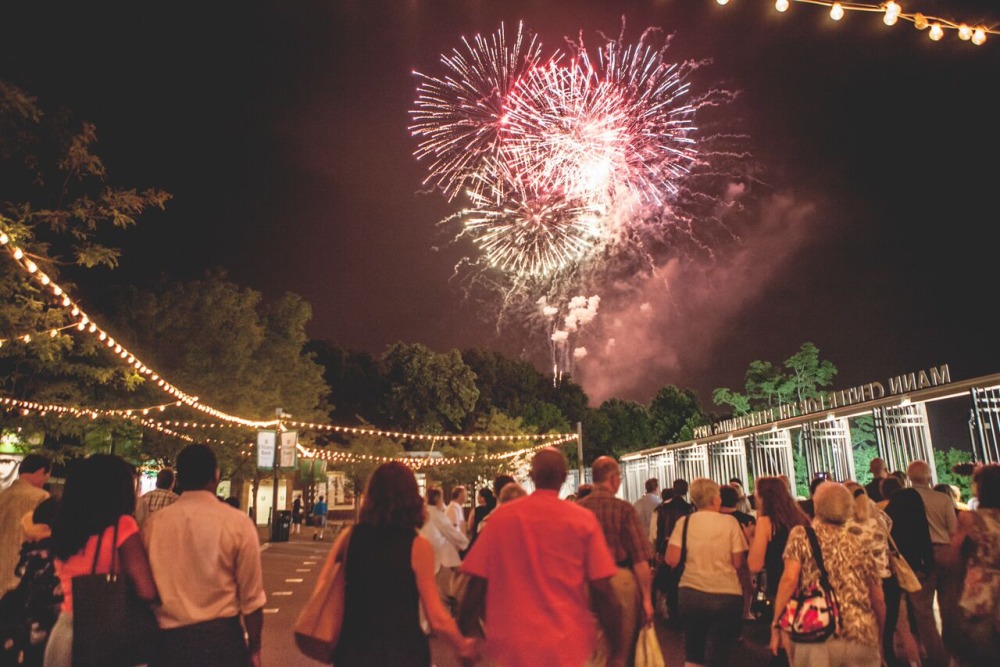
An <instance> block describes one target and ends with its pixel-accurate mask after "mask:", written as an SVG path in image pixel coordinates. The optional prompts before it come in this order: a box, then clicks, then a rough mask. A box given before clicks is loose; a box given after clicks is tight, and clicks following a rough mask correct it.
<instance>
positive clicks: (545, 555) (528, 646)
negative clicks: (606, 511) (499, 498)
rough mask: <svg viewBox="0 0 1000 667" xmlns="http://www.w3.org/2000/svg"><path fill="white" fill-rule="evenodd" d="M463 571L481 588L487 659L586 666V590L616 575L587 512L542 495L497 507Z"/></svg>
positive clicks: (591, 633) (589, 638)
mask: <svg viewBox="0 0 1000 667" xmlns="http://www.w3.org/2000/svg"><path fill="white" fill-rule="evenodd" d="M462 571H463V572H465V573H467V574H472V575H475V576H477V577H482V578H484V579H486V580H487V582H488V583H487V588H486V619H487V621H486V623H487V627H486V637H487V653H488V654H489V655H490V656H491V657H492V658H493V659H494V660H495V661H496V662H497V663H498V664H500V665H503V666H504V667H507V666H521V665H524V666H529V665H543V664H544V665H553V666H560V665H566V666H573V667H578V666H579V665H582V664H584V663H585V662H586V661H587V658H588V657H589V656H590V654H591V652H592V651H593V649H594V639H595V630H596V625H595V622H594V618H593V614H592V612H591V610H590V604H589V597H588V592H587V584H588V582H591V581H595V580H598V579H604V578H607V577H611V576H613V575H614V574H615V571H616V568H615V564H614V561H613V560H612V559H611V554H610V552H609V551H608V548H607V543H606V542H605V540H604V535H603V532H602V531H601V528H600V526H599V525H598V523H597V519H596V517H595V516H594V514H593V513H592V512H590V511H589V510H586V509H584V508H582V507H579V506H577V505H576V504H574V503H570V502H566V501H564V500H560V499H559V497H558V494H557V493H556V492H555V491H548V490H537V491H535V492H534V493H533V494H531V495H530V496H527V497H525V498H521V499H518V500H517V501H514V502H511V503H508V504H505V505H503V506H501V507H498V508H497V509H496V510H494V512H493V513H492V514H491V515H490V521H489V524H488V525H487V526H485V527H484V528H483V530H482V532H481V533H480V535H479V537H478V539H477V541H476V543H475V545H474V546H473V547H472V549H470V550H469V553H468V555H467V556H466V558H465V561H464V562H463V563H462ZM542 630H544V631H542Z"/></svg>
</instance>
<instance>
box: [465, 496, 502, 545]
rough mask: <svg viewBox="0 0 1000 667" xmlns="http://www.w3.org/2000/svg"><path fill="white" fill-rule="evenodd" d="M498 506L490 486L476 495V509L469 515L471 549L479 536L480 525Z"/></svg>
mask: <svg viewBox="0 0 1000 667" xmlns="http://www.w3.org/2000/svg"><path fill="white" fill-rule="evenodd" d="M496 506H497V498H496V496H494V495H493V490H492V489H490V487H488V486H484V487H483V488H481V489H479V493H478V494H476V508H475V509H474V510H472V512H471V513H470V514H469V548H470V549H471V548H472V545H473V544H474V543H475V541H476V537H478V535H479V523H480V522H481V521H482V520H483V517H485V516H486V515H487V514H489V513H490V512H492V511H493V508H495V507H496Z"/></svg>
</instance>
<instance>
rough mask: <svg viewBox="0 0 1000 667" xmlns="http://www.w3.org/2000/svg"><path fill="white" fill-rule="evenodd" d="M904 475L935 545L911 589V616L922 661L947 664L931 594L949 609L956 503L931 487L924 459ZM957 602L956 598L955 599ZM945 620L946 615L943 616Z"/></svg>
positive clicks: (939, 665) (941, 666) (936, 666)
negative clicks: (923, 572) (923, 656)
mask: <svg viewBox="0 0 1000 667" xmlns="http://www.w3.org/2000/svg"><path fill="white" fill-rule="evenodd" d="M906 476H907V478H908V479H909V480H910V486H912V487H913V489H914V490H915V491H916V492H917V493H919V494H920V499H921V500H923V501H924V512H925V513H926V514H927V527H928V530H929V531H930V534H931V545H932V546H933V548H934V567H932V568H931V569H930V571H929V572H928V573H927V574H926V575H924V576H921V577H920V583H921V588H920V590H919V591H917V592H915V593H910V601H911V602H912V603H913V616H914V621H915V622H916V624H917V635H918V637H919V638H920V641H921V642H923V644H924V647H925V648H926V649H927V660H925V661H923V662H922V663H921V664H922V665H925V666H930V667H946V666H947V665H948V662H949V657H948V654H947V651H946V650H945V647H944V643H943V642H942V641H941V634H940V633H939V632H938V627H937V622H936V620H935V618H934V596H935V594H936V595H937V602H938V607H939V608H940V609H942V610H952V609H955V606H954V605H953V604H951V602H953V601H952V600H950V599H948V598H949V597H950V595H949V590H950V587H949V586H948V583H949V582H948V577H949V575H950V574H951V573H950V572H949V568H948V560H949V556H950V555H951V551H950V544H951V536H952V535H954V534H955V531H956V530H958V518H957V517H956V515H955V504H954V503H953V502H952V500H951V498H949V497H948V496H946V495H944V494H943V493H938V492H937V491H935V490H934V489H933V488H932V487H931V481H932V479H933V478H932V477H931V467H930V465H929V464H928V463H927V462H926V461H919V460H917V461H913V462H912V463H910V465H909V466H907V468H906ZM954 602H957V601H954ZM943 620H945V622H947V619H943Z"/></svg>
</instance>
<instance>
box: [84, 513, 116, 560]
mask: <svg viewBox="0 0 1000 667" xmlns="http://www.w3.org/2000/svg"><path fill="white" fill-rule="evenodd" d="M121 519H122V518H121V517H118V518H117V519H115V524H114V525H115V527H114V533H113V535H112V537H111V567H110V569H108V572H109V573H111V574H117V573H118V522H119V521H121ZM108 528H110V526H105V527H104V528H103V529H101V532H99V533H98V534H97V546H96V547H95V548H94V562H93V563H92V564H91V566H90V573H91V574H97V561H98V560H100V558H101V541H102V540H103V539H104V533H106V532H107V530H108Z"/></svg>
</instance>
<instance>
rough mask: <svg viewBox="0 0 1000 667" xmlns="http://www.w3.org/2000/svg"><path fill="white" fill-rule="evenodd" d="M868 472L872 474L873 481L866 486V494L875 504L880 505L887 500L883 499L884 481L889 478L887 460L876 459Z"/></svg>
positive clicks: (872, 461)
mask: <svg viewBox="0 0 1000 667" xmlns="http://www.w3.org/2000/svg"><path fill="white" fill-rule="evenodd" d="M868 470H869V471H870V472H871V474H872V481H870V482H868V483H867V484H865V493H867V494H868V497H869V498H871V499H872V501H873V502H876V503H880V502H882V501H883V500H885V498H883V497H882V489H881V486H882V480H883V479H885V478H886V477H888V476H889V468H888V466H886V464H885V459H883V458H879V457H877V456H876V457H875V458H873V459H872V460H871V463H869V464H868Z"/></svg>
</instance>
